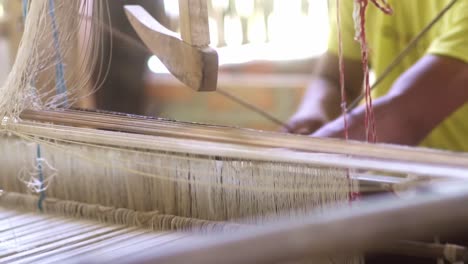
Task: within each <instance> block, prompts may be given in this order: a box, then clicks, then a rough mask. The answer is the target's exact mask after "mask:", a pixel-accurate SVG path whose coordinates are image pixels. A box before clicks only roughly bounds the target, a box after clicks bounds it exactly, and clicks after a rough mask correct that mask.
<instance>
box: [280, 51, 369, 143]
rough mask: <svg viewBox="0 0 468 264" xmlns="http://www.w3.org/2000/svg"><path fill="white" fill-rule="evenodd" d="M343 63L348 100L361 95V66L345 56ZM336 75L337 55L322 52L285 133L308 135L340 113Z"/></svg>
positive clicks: (356, 61)
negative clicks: (311, 79)
mask: <svg viewBox="0 0 468 264" xmlns="http://www.w3.org/2000/svg"><path fill="white" fill-rule="evenodd" d="M344 66H345V69H346V74H345V84H346V86H345V89H346V94H347V99H348V103H349V102H350V101H352V100H353V99H354V98H356V97H357V96H358V95H359V94H360V90H361V84H362V78H363V77H362V76H363V75H362V70H361V68H362V67H361V64H360V61H358V60H353V59H344ZM339 74H340V73H339V67H338V57H337V56H336V55H334V54H332V53H329V52H327V53H325V54H324V55H322V57H321V58H320V60H319V62H318V63H317V66H316V69H315V74H314V79H313V81H312V82H311V83H310V85H309V87H308V89H307V91H306V93H305V95H304V97H303V100H302V103H301V104H300V105H299V107H298V109H297V111H296V113H295V114H294V115H293V116H292V117H291V119H290V120H289V122H288V123H287V131H288V132H290V133H296V134H304V135H308V134H310V133H313V132H314V131H315V130H317V129H318V128H320V127H321V126H323V125H324V124H325V123H327V122H329V121H331V120H333V119H335V118H336V117H337V116H339V115H340V113H341V108H340V105H341V92H340V85H339V78H340V75H339Z"/></svg>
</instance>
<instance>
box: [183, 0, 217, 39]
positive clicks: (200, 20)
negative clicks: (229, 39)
mask: <svg viewBox="0 0 468 264" xmlns="http://www.w3.org/2000/svg"><path fill="white" fill-rule="evenodd" d="M179 14H180V15H179V16H180V33H181V35H182V40H183V41H185V42H187V43H188V44H190V45H192V46H195V47H207V46H208V45H210V31H209V26H208V7H207V5H206V0H179Z"/></svg>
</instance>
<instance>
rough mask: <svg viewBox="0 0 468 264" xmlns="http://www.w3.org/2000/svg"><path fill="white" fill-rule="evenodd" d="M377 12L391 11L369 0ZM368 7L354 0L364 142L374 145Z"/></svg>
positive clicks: (374, 0)
mask: <svg viewBox="0 0 468 264" xmlns="http://www.w3.org/2000/svg"><path fill="white" fill-rule="evenodd" d="M370 1H371V3H373V4H374V5H375V6H376V7H377V8H378V9H379V10H381V11H382V12H384V13H385V14H392V12H393V11H392V9H391V8H390V6H389V5H388V3H387V2H386V1H385V0H382V1H381V3H379V1H378V0H370ZM368 6H369V0H355V2H354V20H355V29H356V41H358V42H359V44H360V46H361V60H362V70H363V74H364V81H363V82H364V94H365V102H366V111H365V120H364V125H365V128H366V140H367V141H368V142H372V143H375V142H376V141H377V131H376V130H377V129H376V125H375V116H374V110H373V107H372V94H371V87H370V81H369V47H368V44H367V35H366V11H367V7H368Z"/></svg>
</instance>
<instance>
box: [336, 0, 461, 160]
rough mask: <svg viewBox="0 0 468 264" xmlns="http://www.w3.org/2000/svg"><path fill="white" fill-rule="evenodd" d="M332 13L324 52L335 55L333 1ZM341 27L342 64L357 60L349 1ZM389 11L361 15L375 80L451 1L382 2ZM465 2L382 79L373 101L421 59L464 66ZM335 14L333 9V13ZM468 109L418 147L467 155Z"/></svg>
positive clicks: (358, 52)
mask: <svg viewBox="0 0 468 264" xmlns="http://www.w3.org/2000/svg"><path fill="white" fill-rule="evenodd" d="M329 2H330V6H331V7H332V11H331V13H330V14H331V16H330V18H331V19H330V21H331V22H330V25H331V33H330V39H329V48H328V50H329V51H330V52H332V53H334V54H338V40H337V27H336V16H335V15H334V14H335V11H333V8H334V6H335V1H329ZM340 2H341V8H340V11H341V25H342V40H343V54H344V57H346V58H351V59H356V60H361V50H360V47H359V43H358V42H356V41H355V29H354V21H353V4H354V0H341V1H340ZM387 2H388V3H389V4H390V6H391V7H392V9H393V15H391V16H389V15H386V14H384V13H382V12H381V11H380V10H378V9H377V8H376V7H375V6H374V5H369V8H368V10H367V14H366V19H367V21H366V33H367V40H368V45H369V49H370V64H371V67H372V69H373V70H374V72H375V73H376V75H377V76H379V75H380V74H381V73H382V72H383V71H384V70H385V69H386V67H387V66H388V65H389V64H390V63H391V62H392V61H393V59H394V57H395V56H396V55H398V54H399V53H400V52H401V51H402V50H403V49H404V48H405V47H406V46H407V44H408V43H409V42H410V41H411V39H412V38H413V37H414V36H416V34H418V33H419V32H420V31H421V30H422V29H423V27H425V26H426V25H427V24H428V23H429V22H430V21H431V20H432V19H433V18H434V17H435V16H436V15H437V14H438V13H439V12H440V10H442V9H443V8H444V7H445V6H446V5H447V4H448V3H449V2H450V0H412V1H400V0H387ZM467 8H468V1H466V0H460V1H459V2H458V3H457V4H456V5H455V6H454V7H453V8H452V9H451V10H450V11H448V13H447V15H446V16H444V18H442V21H440V22H439V23H437V24H436V25H435V26H434V28H433V29H431V30H430V31H429V32H428V34H427V35H426V36H425V37H424V39H423V40H422V41H421V43H420V44H419V46H418V47H417V48H416V49H414V50H413V51H412V52H411V53H410V54H409V56H408V57H407V58H406V59H405V60H404V61H403V62H402V63H401V64H400V65H399V66H398V67H397V68H396V69H395V70H394V71H393V72H392V73H391V74H390V76H388V78H386V79H385V81H384V82H383V83H382V85H380V86H379V87H378V88H376V90H375V91H374V96H377V97H379V96H382V95H384V94H386V93H387V92H388V90H389V89H390V87H391V85H392V84H393V82H394V81H395V80H396V79H397V78H398V77H399V76H400V75H401V74H402V73H403V72H405V71H406V70H407V69H409V68H410V67H411V66H412V65H413V64H414V63H415V62H417V61H418V60H419V59H420V58H421V57H422V56H424V55H426V54H436V55H443V56H448V57H453V58H456V59H459V60H462V61H464V62H468V37H467V36H468V14H467V12H465V10H467ZM334 10H336V9H334ZM466 116H468V105H465V106H463V107H462V108H460V109H459V110H458V111H457V112H455V113H454V114H452V115H451V116H450V117H449V118H448V119H447V120H445V121H444V122H443V123H442V124H441V125H439V126H438V127H437V128H436V129H435V130H433V131H432V133H431V134H430V135H428V136H427V138H426V139H425V140H424V141H423V142H422V144H421V145H422V146H426V147H432V148H439V149H447V150H456V151H468V138H467V137H466V135H467V134H468V126H466V125H465V123H466Z"/></svg>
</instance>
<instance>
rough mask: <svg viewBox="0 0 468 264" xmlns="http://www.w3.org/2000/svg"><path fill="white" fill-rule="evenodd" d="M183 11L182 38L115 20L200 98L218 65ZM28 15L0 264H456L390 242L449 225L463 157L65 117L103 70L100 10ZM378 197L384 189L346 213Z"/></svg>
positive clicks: (456, 253)
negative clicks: (389, 258) (376, 263)
mask: <svg viewBox="0 0 468 264" xmlns="http://www.w3.org/2000/svg"><path fill="white" fill-rule="evenodd" d="M181 2H182V4H181V5H180V6H181V8H182V9H181V13H183V14H186V15H182V17H183V19H187V21H185V22H183V24H184V25H186V26H188V28H189V29H184V30H183V32H182V38H179V37H178V36H176V35H173V33H171V32H167V31H165V30H164V29H162V28H161V27H160V25H158V24H156V23H157V22H156V21H153V20H152V19H151V17H150V16H149V15H148V14H143V13H141V12H143V11H144V10H142V9H141V8H138V7H127V11H128V14H129V18H130V21H131V22H132V24H133V25H134V27H135V29H136V30H137V32H138V33H139V34H140V36H141V37H142V39H143V40H144V41H145V42H146V44H147V45H148V46H151V47H150V48H151V49H152V50H153V51H154V52H155V53H156V54H158V55H160V56H161V57H162V61H163V62H165V63H166V64H167V65H168V68H169V69H170V70H171V72H173V74H174V75H175V76H177V77H178V78H180V79H181V80H182V81H183V82H184V83H186V84H187V85H189V86H190V87H192V88H194V89H196V90H213V89H214V88H216V74H214V73H216V69H217V56H216V54H215V52H214V51H213V50H211V49H209V48H208V43H207V42H206V38H204V37H206V35H205V36H204V37H200V35H199V33H200V30H197V28H199V27H200V28H202V29H203V28H204V29H205V30H206V29H207V25H203V23H206V21H204V19H203V18H206V13H204V12H206V10H205V9H204V8H203V1H181ZM189 3H190V5H189ZM26 6H27V7H28V9H29V10H28V12H27V16H26V21H25V31H24V37H23V39H22V43H21V45H20V48H19V50H18V56H17V59H16V62H15V64H14V67H13V70H12V72H11V74H10V76H9V78H8V80H7V82H6V84H5V85H4V86H3V87H2V88H1V89H0V93H1V94H2V98H1V99H0V115H1V116H2V117H3V119H2V123H1V127H2V134H1V136H0V141H1V143H0V144H1V147H0V152H1V155H0V164H2V170H1V176H0V187H1V189H2V190H3V193H2V195H1V196H0V207H1V210H0V263H12V262H15V263H34V262H40V263H64V262H67V263H70V262H71V261H78V262H80V261H82V262H83V263H90V262H92V261H96V263H102V262H110V261H113V262H121V263H219V262H220V259H221V260H222V261H221V262H223V263H224V262H225V263H240V262H255V263H273V262H275V263H276V262H278V261H285V262H289V261H297V260H302V259H305V258H308V257H310V258H311V259H312V260H311V261H313V263H361V262H362V257H361V256H359V255H360V254H362V253H366V252H368V251H375V250H377V251H379V252H396V253H399V254H407V255H416V256H418V255H422V256H425V257H428V256H429V257H431V258H445V259H447V260H449V261H458V260H465V258H466V256H467V250H466V249H465V248H464V247H457V246H454V245H449V246H444V245H438V244H430V245H428V244H418V243H416V242H411V243H410V242H402V241H400V240H402V239H419V238H424V237H426V236H433V235H439V234H445V233H447V232H454V231H457V230H460V229H461V228H462V224H463V223H464V222H465V221H466V220H467V219H468V210H466V209H468V208H466V204H467V202H468V190H467V189H466V188H465V187H464V186H457V185H460V184H459V183H460V182H462V183H464V180H465V179H466V176H467V175H468V156H466V155H463V154H458V153H457V154H456V153H447V152H441V151H433V150H426V149H418V148H408V147H396V146H386V145H370V144H366V143H358V142H346V141H340V140H329V139H315V138H308V137H302V136H295V135H285V134H279V133H272V132H261V131H253V130H247V129H238V128H230V127H219V126H210V125H200V124H190V123H181V122H175V121H167V120H161V119H154V118H149V117H141V116H131V115H125V114H117V113H107V112H93V111H77V110H70V109H62V108H60V107H63V106H69V105H71V104H72V102H73V101H72V99H73V98H76V97H77V96H80V94H81V95H82V92H80V91H81V90H82V89H84V88H83V87H85V86H87V82H88V81H89V78H87V75H86V74H87V73H86V72H87V69H88V68H92V67H102V64H103V63H105V62H99V61H96V60H93V55H92V54H94V53H93V47H95V45H98V44H96V43H95V41H96V42H97V43H98V41H97V40H99V31H98V30H96V29H95V28H93V25H95V24H96V23H93V22H92V21H93V20H94V19H98V18H99V17H102V16H105V5H104V4H102V3H101V2H100V1H97V2H94V3H93V4H92V6H91V7H92V8H91V7H90V6H88V4H82V3H81V2H80V1H69V0H55V1H54V0H35V1H29V2H28V1H26ZM196 7H198V8H196ZM90 8H91V9H92V14H93V17H92V18H91V20H92V21H91V22H90V24H86V23H85V22H83V20H82V19H80V18H81V17H82V15H80V14H82V13H83V12H84V11H83V10H87V9H90ZM78 28H85V29H86V30H87V34H89V35H91V36H92V37H91V39H92V40H93V41H89V42H87V43H84V44H83V43H80V44H79V45H84V46H85V47H84V48H83V47H82V48H81V49H82V50H86V51H89V52H90V53H91V55H88V56H85V57H84V59H83V62H80V63H78V65H79V66H78V68H77V69H79V70H77V71H75V72H74V76H67V73H66V72H64V61H66V60H67V58H69V57H70V56H72V57H73V56H76V54H73V52H74V48H76V47H75V46H76V45H77V43H78V41H77V39H78V37H77V36H76V35H78V33H77V32H78V31H79V30H78ZM197 32H198V33H197ZM202 32H204V33H202V35H203V34H205V33H206V31H203V30H202ZM50 43H53V44H52V45H51V44H50ZM161 43H166V44H165V45H163V44H161ZM167 43H170V44H167ZM158 44H159V46H158ZM177 45H180V47H179V46H177ZM178 48H180V49H179V50H178ZM177 54H183V55H184V56H180V57H178V56H177ZM181 59H183V60H186V61H187V63H184V64H175V62H178V63H180V60H181ZM50 69H54V70H55V76H54V71H50ZM104 75H105V74H104ZM51 76H54V77H51ZM83 76H84V77H83ZM51 80H52V81H51ZM55 93H56V94H57V95H54V96H52V94H55ZM433 182H434V183H436V184H440V185H441V186H440V187H435V184H432V183H433ZM383 192H385V193H393V194H390V195H388V196H385V197H384V198H382V199H380V200H379V201H372V200H371V201H370V202H369V203H367V204H364V205H362V206H361V205H360V203H356V205H354V204H355V202H356V200H358V199H360V197H364V196H366V195H367V194H371V193H383ZM398 196H401V197H400V198H398ZM374 203H375V204H374ZM335 207H336V209H335ZM437 210H438V212H435V211H437ZM388 217H398V219H399V221H398V223H391V222H389V221H382V220H385V219H387V218H388ZM277 219H281V221H280V222H279V223H278V224H273V225H272V226H270V222H271V221H277ZM417 220H420V221H417ZM261 225H266V227H264V228H259V227H258V226H261ZM349 228H351V229H355V230H354V231H353V232H351V231H350V232H349V234H348V235H349V237H347V238H344V237H343V233H342V232H346V230H347V229H349ZM301 234H302V236H301ZM315 234H317V237H314V236H315ZM395 241H398V242H395ZM256 246H258V247H256Z"/></svg>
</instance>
